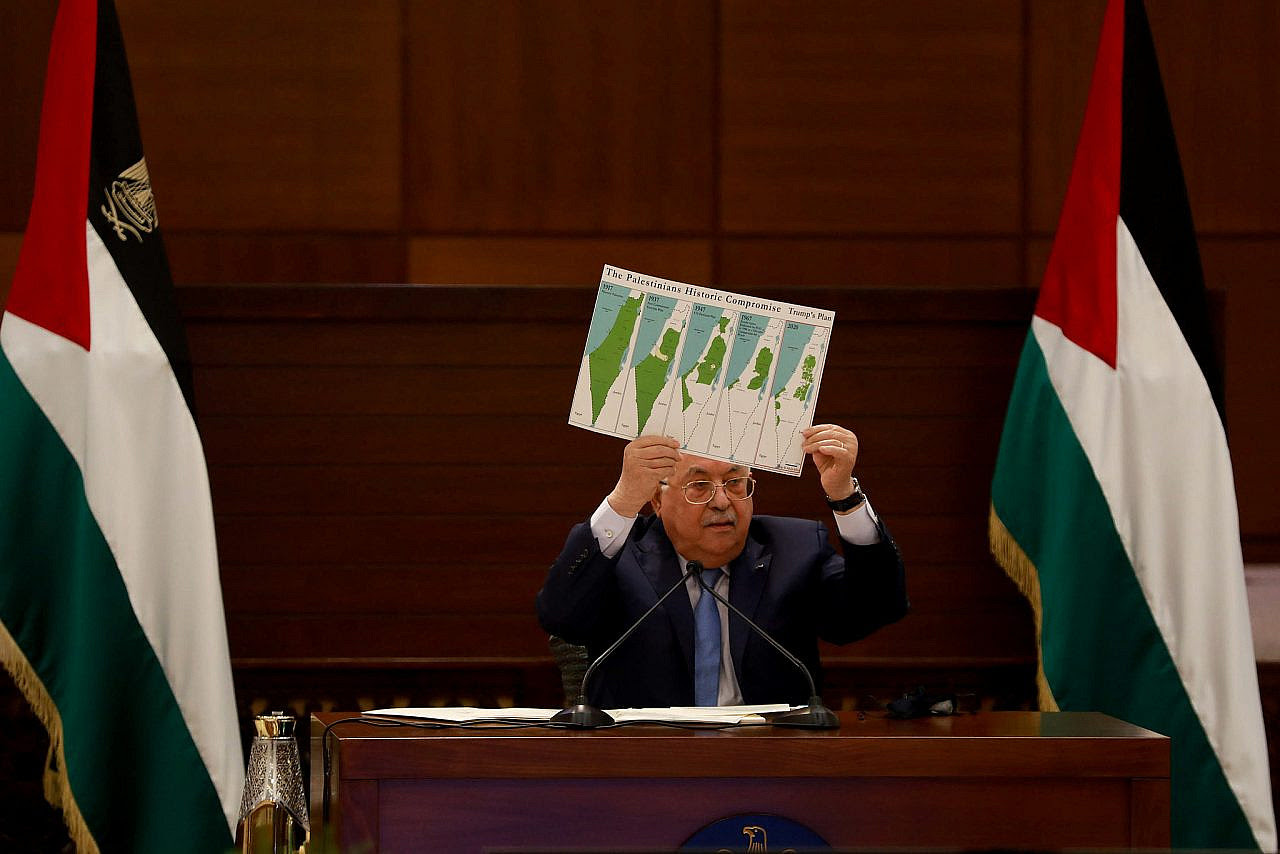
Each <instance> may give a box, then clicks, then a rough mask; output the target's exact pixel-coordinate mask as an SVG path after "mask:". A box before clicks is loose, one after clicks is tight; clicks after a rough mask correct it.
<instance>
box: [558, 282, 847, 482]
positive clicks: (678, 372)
mask: <svg viewBox="0 0 1280 854" xmlns="http://www.w3.org/2000/svg"><path fill="white" fill-rule="evenodd" d="M834 321H835V312H832V311H827V310H824V309H820V308H808V307H806V306H801V305H792V304H791V303H786V302H775V301H773V300H766V299H760V298H757V297H749V296H743V295H742V294H735V293H730V292H728V291H718V290H714V289H712V288H706V287H702V286H699V285H686V284H683V283H681V282H672V281H668V280H666V279H658V278H655V277H653V276H645V275H641V274H640V273H632V272H630V271H628V270H623V269H620V268H618V267H611V266H605V268H604V273H603V274H602V275H601V277H600V290H599V292H598V294H597V295H596V304H595V309H594V311H593V312H592V314H591V326H590V328H589V329H588V330H587V346H586V348H585V349H584V350H583V353H582V364H581V366H580V367H579V368H578V385H577V388H576V389H575V390H574V393H573V405H572V407H571V408H570V411H569V423H570V424H573V425H574V426H577V427H583V428H586V429H587V430H595V431H596V432H598V433H606V434H608V435H610V436H620V437H622V438H624V439H634V438H635V437H637V436H643V435H646V434H662V435H666V436H672V437H674V438H676V439H678V440H679V441H680V445H681V447H682V448H683V449H685V450H686V451H689V452H691V453H694V454H697V455H699V456H703V457H710V458H712V459H717V460H728V461H730V462H736V463H743V464H745V465H749V466H751V467H752V468H756V469H764V470H767V471H775V472H780V473H782V474H789V475H793V476H796V477H799V475H800V468H801V465H802V464H803V463H804V454H803V452H801V450H800V446H801V444H802V440H801V437H800V431H802V430H804V429H805V428H806V427H809V426H810V425H812V424H813V411H814V407H815V406H816V404H817V402H818V388H819V387H820V386H821V384H822V368H823V365H825V364H826V360H827V344H828V342H829V341H830V340H831V325H832V323H833V322H834Z"/></svg>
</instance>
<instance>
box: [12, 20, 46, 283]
mask: <svg viewBox="0 0 1280 854" xmlns="http://www.w3.org/2000/svg"><path fill="white" fill-rule="evenodd" d="M56 11H57V4H56V3H55V2H53V0H34V2H31V3H3V4H0V33H4V34H5V39H4V42H5V47H4V50H2V51H0V85H3V86H4V97H3V98H0V164H3V168H0V231H2V230H16V231H21V230H22V229H24V228H26V226H27V211H28V210H30V208H31V191H32V189H33V187H34V186H35V166H36V140H37V137H38V136H39V125H40V102H41V98H42V92H43V89H44V75H45V68H46V66H47V64H48V60H49V36H50V35H51V34H52V33H53V18H54V14H55V12H56ZM0 274H5V279H6V281H5V283H4V285H5V286H7V285H8V281H7V280H8V278H9V276H8V274H7V271H5V270H4V269H3V268H0Z"/></svg>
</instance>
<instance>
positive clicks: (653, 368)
mask: <svg viewBox="0 0 1280 854" xmlns="http://www.w3.org/2000/svg"><path fill="white" fill-rule="evenodd" d="M679 347H680V331H679V330H678V329H668V330H666V331H665V332H663V333H662V343H661V344H659V345H658V352H657V353H650V354H649V355H648V356H645V357H644V359H642V360H641V361H640V363H639V364H638V365H636V367H635V378H636V423H637V424H638V425H640V433H642V434H643V433H644V427H645V425H646V424H647V423H648V422H649V415H650V414H651V413H652V412H653V402H654V401H655V400H657V399H658V395H659V394H661V393H662V387H663V386H665V385H666V384H667V372H668V371H669V370H670V368H671V360H672V359H674V358H675V355H676V350H677V349H678V348H679Z"/></svg>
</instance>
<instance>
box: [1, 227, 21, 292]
mask: <svg viewBox="0 0 1280 854" xmlns="http://www.w3.org/2000/svg"><path fill="white" fill-rule="evenodd" d="M21 249H22V235H21V234H16V233H12V232H11V233H8V234H0V306H2V305H4V304H5V301H6V300H7V299H8V298H9V286H10V285H11V284H12V283H13V272H14V270H16V269H18V253H19V251H21Z"/></svg>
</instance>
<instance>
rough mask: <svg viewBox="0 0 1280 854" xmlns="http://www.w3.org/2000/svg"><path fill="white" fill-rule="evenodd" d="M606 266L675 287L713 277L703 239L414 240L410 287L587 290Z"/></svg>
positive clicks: (709, 251) (709, 249)
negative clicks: (566, 287)
mask: <svg viewBox="0 0 1280 854" xmlns="http://www.w3.org/2000/svg"><path fill="white" fill-rule="evenodd" d="M605 264H612V265H614V266H615V267H622V268H623V269H626V270H636V271H644V272H645V273H648V274H650V275H654V276H661V277H662V278H664V279H674V280H676V281H679V282H708V281H710V280H711V279H712V278H713V272H712V243H711V241H710V240H709V239H705V238H697V239H693V238H624V237H582V238H566V237H415V238H414V239H413V240H412V241H410V243H409V274H408V281H411V282H450V283H456V284H464V285H487V284H493V283H495V282H501V283H503V284H507V285H537V284H561V285H567V284H578V283H581V284H582V285H583V286H584V287H592V286H594V284H595V283H596V282H597V281H599V278H600V272H601V270H602V269H603V267H604V265H605Z"/></svg>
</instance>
